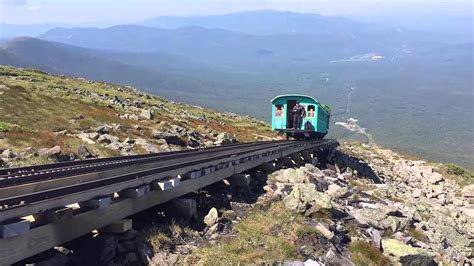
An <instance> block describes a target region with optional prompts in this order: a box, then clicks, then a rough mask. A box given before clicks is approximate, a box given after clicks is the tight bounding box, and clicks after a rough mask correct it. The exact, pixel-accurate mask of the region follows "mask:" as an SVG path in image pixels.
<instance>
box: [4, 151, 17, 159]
mask: <svg viewBox="0 0 474 266" xmlns="http://www.w3.org/2000/svg"><path fill="white" fill-rule="evenodd" d="M16 156H17V155H16V153H15V152H13V151H12V150H10V149H6V150H4V151H3V152H2V158H3V159H13V158H15V157H16Z"/></svg>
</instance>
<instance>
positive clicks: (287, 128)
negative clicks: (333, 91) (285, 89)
mask: <svg viewBox="0 0 474 266" xmlns="http://www.w3.org/2000/svg"><path fill="white" fill-rule="evenodd" d="M297 103H299V104H300V105H301V106H303V107H304V110H305V115H304V116H303V118H302V123H300V125H293V122H294V121H293V120H294V119H293V116H294V115H295V114H294V113H293V107H294V106H295V105H296V104H297ZM330 115H331V109H330V108H329V107H328V106H327V105H325V104H322V103H320V102H318V101H317V100H316V99H314V98H313V97H310V96H306V95H297V94H288V95H280V96H277V97H275V98H273V99H272V129H273V130H276V131H279V132H280V133H281V134H286V136H287V138H289V137H293V138H296V139H305V138H307V139H322V138H323V137H324V136H325V135H326V134H327V133H328V130H329V117H330Z"/></svg>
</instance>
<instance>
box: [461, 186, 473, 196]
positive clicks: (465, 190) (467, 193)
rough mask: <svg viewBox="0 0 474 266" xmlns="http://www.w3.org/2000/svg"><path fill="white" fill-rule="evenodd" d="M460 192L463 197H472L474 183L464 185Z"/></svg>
mask: <svg viewBox="0 0 474 266" xmlns="http://www.w3.org/2000/svg"><path fill="white" fill-rule="evenodd" d="M461 193H462V196H463V197H464V198H474V184H472V185H469V186H465V187H464V188H463V189H462V191H461Z"/></svg>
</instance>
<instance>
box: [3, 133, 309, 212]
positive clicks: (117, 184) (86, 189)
mask: <svg viewBox="0 0 474 266" xmlns="http://www.w3.org/2000/svg"><path fill="white" fill-rule="evenodd" d="M308 143H309V142H307V144H306V145H310V144H308ZM313 144H315V143H314V142H313ZM291 146H293V147H301V146H304V143H293V142H290V143H285V144H282V143H269V144H268V145H267V147H256V148H255V147H254V148H253V149H251V147H248V149H246V150H244V151H232V150H231V151H228V152H226V153H224V154H219V155H215V156H213V157H208V158H203V159H198V160H191V161H188V162H175V163H174V164H170V165H166V166H161V167H157V168H154V169H149V170H146V171H140V172H136V173H130V174H125V175H119V176H113V177H108V178H104V179H100V180H92V181H89V182H85V183H80V184H74V185H69V186H64V187H58V188H54V189H50V190H46V191H41V192H36V193H30V194H26V195H22V196H17V197H12V198H6V199H3V200H2V201H1V204H2V205H3V204H5V203H6V204H7V205H8V202H21V201H22V202H24V203H25V204H23V205H16V206H12V207H7V208H5V209H4V210H2V211H0V220H5V219H9V218H14V217H19V216H24V215H28V214H33V213H37V212H42V211H45V210H47V209H49V208H54V207H60V206H64V205H67V204H72V203H75V202H80V201H85V200H89V199H92V198H94V197H96V196H101V195H107V194H111V193H114V192H118V191H120V190H123V189H126V188H131V187H134V186H136V185H140V184H147V183H148V184H149V183H151V182H153V181H157V180H160V179H162V178H163V177H165V176H166V174H167V173H168V172H176V170H177V169H187V168H186V167H188V168H189V167H190V166H193V165H199V164H203V163H211V162H216V161H217V160H219V159H221V160H222V159H229V158H232V157H238V156H239V155H244V154H246V153H252V152H256V151H262V150H266V149H267V150H268V149H273V150H275V149H276V148H278V149H279V150H280V151H282V150H286V149H288V148H290V147H291ZM244 158H245V157H244ZM173 170H174V171H173ZM112 185H113V186H112ZM99 188H100V189H99ZM86 195H87V196H86ZM46 206H47V207H46Z"/></svg>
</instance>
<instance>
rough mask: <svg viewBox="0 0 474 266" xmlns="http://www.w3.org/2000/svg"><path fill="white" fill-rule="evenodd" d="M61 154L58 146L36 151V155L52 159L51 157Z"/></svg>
mask: <svg viewBox="0 0 474 266" xmlns="http://www.w3.org/2000/svg"><path fill="white" fill-rule="evenodd" d="M60 153H61V147H59V146H54V147H52V148H50V149H48V148H43V149H39V150H38V154H39V155H40V156H43V157H53V156H58V155H59V154H60Z"/></svg>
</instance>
